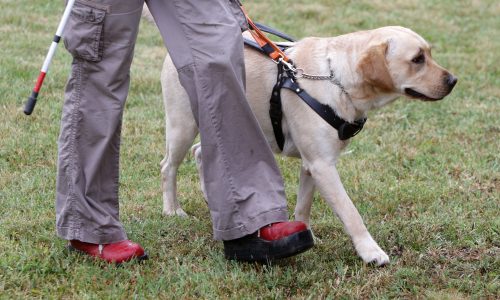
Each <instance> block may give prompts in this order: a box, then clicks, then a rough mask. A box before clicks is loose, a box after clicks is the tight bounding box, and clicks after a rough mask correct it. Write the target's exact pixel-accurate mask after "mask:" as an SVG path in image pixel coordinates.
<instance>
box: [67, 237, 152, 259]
mask: <svg viewBox="0 0 500 300" xmlns="http://www.w3.org/2000/svg"><path fill="white" fill-rule="evenodd" d="M68 248H69V249H70V250H76V251H78V252H81V253H84V254H87V255H90V256H92V257H97V258H99V259H102V260H104V261H106V262H109V263H118V264H119V263H122V262H126V261H130V260H132V259H137V260H139V261H141V260H146V259H148V255H147V254H146V253H145V252H144V249H143V248H142V247H141V245H139V244H137V243H133V242H131V241H129V240H126V241H121V242H117V243H112V244H104V245H98V244H91V243H85V242H81V241H78V240H71V241H70V242H69V245H68Z"/></svg>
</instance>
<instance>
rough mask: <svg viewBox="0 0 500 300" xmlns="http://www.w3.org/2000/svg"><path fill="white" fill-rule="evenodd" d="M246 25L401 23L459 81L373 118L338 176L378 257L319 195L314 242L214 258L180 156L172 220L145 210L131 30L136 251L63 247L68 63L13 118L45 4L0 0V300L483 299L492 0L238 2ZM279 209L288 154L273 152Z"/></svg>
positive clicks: (150, 192) (494, 271) (499, 125)
mask: <svg viewBox="0 0 500 300" xmlns="http://www.w3.org/2000/svg"><path fill="white" fill-rule="evenodd" d="M246 2H247V4H246V6H247V10H248V11H249V13H250V14H251V16H253V18H254V19H255V20H258V21H260V22H262V23H266V24H269V25H271V26H274V27H276V28H280V29H282V30H283V31H285V32H287V33H289V34H291V35H294V36H296V37H304V36H334V35H338V34H341V33H346V32H352V31H356V30H362V29H368V28H375V27H379V26H384V25H402V26H406V27H410V28H412V29H414V30H415V31H417V32H419V33H420V34H421V35H423V36H424V37H425V38H426V39H427V40H429V41H430V42H431V43H432V44H433V46H434V53H433V54H434V57H435V58H436V59H437V61H438V62H440V63H441V64H442V65H444V66H445V67H447V68H448V69H450V70H451V71H453V72H454V73H455V74H456V75H457V76H458V77H459V78H460V80H459V83H458V86H457V87H456V88H455V90H454V91H453V93H452V95H450V96H449V97H447V98H446V99H445V100H444V101H441V102H439V103H421V102H416V101H408V100H404V99H403V100H399V101H397V102H396V103H395V104H393V105H391V106H388V107H386V108H383V109H381V110H379V111H376V112H373V113H372V114H371V115H370V116H369V122H368V123H367V125H366V129H364V130H363V132H362V133H361V134H360V135H358V136H357V137H356V138H354V140H353V142H352V144H351V145H350V146H349V148H348V150H347V152H346V153H345V155H343V157H342V158H341V160H340V163H339V171H340V172H341V177H342V179H343V182H344V184H345V186H346V188H347V189H348V192H349V194H350V195H351V198H352V199H353V201H354V202H355V205H356V206H357V208H358V209H359V211H360V213H361V215H362V216H363V218H364V220H365V222H366V224H367V227H368V228H369V230H370V232H371V233H372V235H373V236H374V238H375V239H376V240H377V241H378V242H379V243H380V245H381V246H382V248H383V249H385V250H386V251H387V252H388V253H389V255H390V257H391V259H392V263H391V264H390V265H389V266H387V267H385V268H374V267H371V266H365V265H364V264H363V263H362V262H361V260H360V259H359V258H358V257H357V256H356V254H355V253H354V249H353V247H352V245H351V243H350V241H349V239H348V237H347V236H346V235H345V233H344V232H343V230H342V227H341V225H340V223H339V221H338V220H337V219H336V217H335V216H334V214H333V212H332V211H331V210H330V209H329V208H328V207H327V205H326V204H325V202H324V201H323V200H322V199H321V197H320V196H319V195H316V198H315V202H314V205H313V212H312V227H313V229H314V232H315V235H316V236H317V237H318V238H319V241H318V243H317V246H316V247H315V248H314V249H313V250H312V251H309V252H307V253H305V254H303V255H301V256H298V257H296V258H293V259H288V260H285V261H283V262H279V263H277V264H274V265H271V266H260V265H252V264H237V263H233V262H227V261H226V260H225V259H224V258H223V255H222V244H221V243H220V242H215V241H213V240H212V236H211V223H210V219H209V214H208V210H207V207H206V205H205V203H204V200H203V197H202V194H201V192H200V190H199V188H198V179H197V174H196V168H195V164H194V161H193V159H192V158H191V157H189V158H188V159H187V160H186V162H185V163H184V164H183V166H182V167H181V169H180V176H179V177H180V179H179V197H180V199H181V202H182V205H183V207H184V208H185V210H186V211H187V212H188V213H189V214H190V215H191V217H190V218H188V219H182V218H165V217H163V216H162V215H161V191H160V177H159V161H160V160H161V159H162V155H163V148H164V132H163V131H164V126H163V117H164V116H163V112H162V102H161V96H160V94H161V91H160V85H159V72H160V66H161V63H162V58H163V56H164V55H165V53H166V50H164V48H163V46H162V42H161V39H160V37H159V34H158V32H157V30H155V27H154V26H152V25H151V24H148V23H146V22H144V23H142V24H141V32H140V36H139V39H138V42H137V47H136V56H135V61H134V64H133V67H132V82H133V83H132V87H131V91H130V95H129V99H128V101H127V105H126V110H125V119H124V128H123V144H122V157H121V166H122V168H121V191H120V195H121V219H122V221H123V223H124V226H125V227H126V229H127V232H128V233H129V236H130V237H131V238H132V239H134V240H136V241H139V242H141V243H142V244H143V245H144V246H145V247H146V248H147V249H148V250H149V253H150V255H151V260H149V261H148V262H146V263H145V264H143V265H135V264H126V265H125V266H124V267H121V268H117V267H114V266H108V265H105V264H102V263H98V262H95V261H92V260H89V259H86V258H85V257H82V256H80V255H76V254H71V253H68V252H67V251H66V250H65V248H64V245H65V242H64V241H62V240H60V239H58V238H57V237H56V235H55V230H54V219H55V216H54V215H55V213H54V197H55V177H56V174H55V171H56V156H57V152H56V141H57V136H58V132H59V120H60V113H61V106H62V99H63V90H64V85H65V80H66V78H67V75H68V73H69V64H70V57H69V55H68V54H67V53H66V52H65V51H64V50H63V49H62V48H63V47H61V49H59V52H58V53H57V55H56V58H55V60H54V62H53V65H52V67H51V70H50V72H49V75H48V77H47V80H46V82H45V85H44V87H43V89H42V92H41V95H40V100H39V104H38V106H37V108H36V110H35V112H34V114H33V115H32V116H31V117H26V116H24V115H23V113H22V105H23V102H24V100H25V99H26V98H27V96H28V95H29V93H30V89H31V88H32V85H33V81H34V79H35V78H36V76H37V74H38V70H39V68H40V66H41V63H42V61H43V58H44V56H45V54H46V50H47V47H48V44H49V43H50V40H51V37H52V34H53V32H54V31H55V28H56V24H57V22H58V21H59V17H60V15H61V13H62V9H63V8H62V7H61V1H55V0H52V1H27V0H20V1H13V0H0V4H1V6H2V9H1V10H0V34H1V38H0V40H1V45H2V47H0V78H1V80H0V96H1V97H0V114H1V122H0V201H1V208H0V249H1V251H0V298H90V299H92V298H171V299H178V298H185V299H195V298H234V299H239V298H243V299H253V298H263V299H283V298H294V299H295V298H297V299H318V298H329V299H331V298H382V299H383V298H431V299H463V298H492V299H493V298H499V297H500V286H499V285H500V282H499V270H500V263H499V258H500V250H499V249H500V238H499V227H500V219H499V198H500V155H499V148H500V147H499V146H500V143H499V140H500V118H499V117H500V79H499V65H498V60H499V59H500V57H499V49H500V39H499V38H498V37H499V36H500V30H499V29H500V19H499V18H498V15H500V4H499V3H498V1H493V0H484V1H474V0H471V1H462V0H460V1H449V0H445V1H437V0H423V1H414V0H405V1H403V0H395V1H381V0H375V1H368V0H360V1H345V0H342V1H335V2H333V1H331V0H316V1H312V0H300V1H292V2H290V1H284V0H276V1H263V0H255V1H246ZM278 162H279V164H280V166H281V167H282V170H283V175H284V178H285V181H286V185H287V186H286V190H287V195H288V198H289V208H290V212H292V211H293V206H294V204H295V197H296V191H297V173H298V170H299V166H300V162H299V161H298V160H292V159H286V160H285V159H283V158H278Z"/></svg>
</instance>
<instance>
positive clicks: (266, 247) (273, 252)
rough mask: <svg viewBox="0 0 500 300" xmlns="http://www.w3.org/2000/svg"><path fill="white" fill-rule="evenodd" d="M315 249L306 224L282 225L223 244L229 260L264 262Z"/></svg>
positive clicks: (266, 228) (269, 227)
mask: <svg viewBox="0 0 500 300" xmlns="http://www.w3.org/2000/svg"><path fill="white" fill-rule="evenodd" d="M313 246H314V241H313V237H312V233H311V231H310V230H308V229H307V226H306V224H305V223H303V222H299V221H295V222H280V223H274V224H270V225H268V226H264V227H262V228H261V229H259V230H258V231H257V232H255V233H253V234H250V235H247V236H244V237H242V238H239V239H235V240H230V241H224V254H225V256H226V258H227V259H235V260H240V261H260V262H262V261H271V260H274V259H279V258H285V257H289V256H293V255H296V254H299V253H302V252H304V251H306V250H308V249H310V248H312V247H313Z"/></svg>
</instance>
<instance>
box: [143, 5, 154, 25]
mask: <svg viewBox="0 0 500 300" xmlns="http://www.w3.org/2000/svg"><path fill="white" fill-rule="evenodd" d="M142 17H143V18H145V19H146V20H148V21H149V22H151V23H153V24H154V23H155V20H154V19H153V16H152V15H151V12H150V11H149V9H148V6H147V5H146V4H144V7H143V8H142Z"/></svg>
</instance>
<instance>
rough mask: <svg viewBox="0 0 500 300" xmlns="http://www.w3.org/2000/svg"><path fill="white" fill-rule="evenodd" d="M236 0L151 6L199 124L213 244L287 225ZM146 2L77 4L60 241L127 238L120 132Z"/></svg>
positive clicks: (64, 123)
mask: <svg viewBox="0 0 500 300" xmlns="http://www.w3.org/2000/svg"><path fill="white" fill-rule="evenodd" d="M233 1H234V0H231V1H230V0H149V1H146V2H147V4H148V6H149V8H150V11H151V12H152V14H153V16H154V18H155V20H156V22H157V25H158V27H159V29H160V32H161V34H162V36H163V39H164V41H165V45H166V46H167V48H168V50H169V52H170V54H171V57H172V59H173V61H174V64H175V66H176V68H177V69H178V71H179V77H180V80H181V83H182V85H183V86H184V88H185V89H186V90H187V92H188V94H189V97H190V101H191V107H192V110H193V113H194V115H195V118H196V120H197V122H198V125H199V129H200V136H201V143H202V148H203V157H202V160H203V166H204V172H205V173H204V178H205V181H206V182H205V186H206V188H207V193H208V202H209V207H210V212H211V216H212V221H213V229H214V237H215V238H216V239H219V240H230V239H235V238H238V237H242V236H244V235H247V234H250V233H253V232H255V231H256V230H257V229H259V228H260V227H262V226H264V225H266V224H269V223H272V222H278V221H285V220H287V219H288V216H287V208H286V200H285V195H284V188H283V182H282V178H281V175H280V173H279V170H278V168H277V166H276V162H275V161H274V157H273V155H272V153H271V150H270V148H269V146H268V145H267V143H266V140H265V139H264V137H263V134H262V132H261V130H260V128H259V126H258V124H257V122H256V120H255V117H254V116H253V114H252V112H251V110H250V108H249V105H248V104H247V102H246V99H245V94H244V65H243V64H244V62H243V43H242V38H241V31H240V26H241V25H242V24H245V21H244V19H243V16H242V14H241V11H240V10H239V8H238V7H237V6H236V4H235V3H234V2H233ZM143 3H144V0H125V1H124V0H78V1H77V3H76V5H75V7H74V9H73V12H72V16H71V18H70V21H69V23H68V25H67V28H66V32H65V39H64V42H65V46H66V48H67V49H68V51H69V52H70V53H71V54H72V55H73V57H74V60H73V63H72V70H71V75H70V77H69V80H68V83H67V86H66V91H65V102H64V107H63V113H62V120H61V133H60V136H59V142H58V145H59V157H58V176H57V195H56V227H57V233H58V235H59V236H60V237H62V238H64V239H67V240H72V239H76V240H80V241H84V242H89V243H99V244H106V243H113V242H117V241H121V240H125V239H127V236H126V233H125V231H124V229H123V226H122V224H121V223H120V221H119V207H118V186H119V182H118V173H119V169H118V168H119V150H120V129H121V123H122V114H123V107H124V104H125V99H126V97H127V93H128V89H129V80H130V74H129V70H130V65H131V62H132V57H133V52H134V45H135V40H136V37H137V32H138V26H139V20H140V18H141V11H142V7H143Z"/></svg>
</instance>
